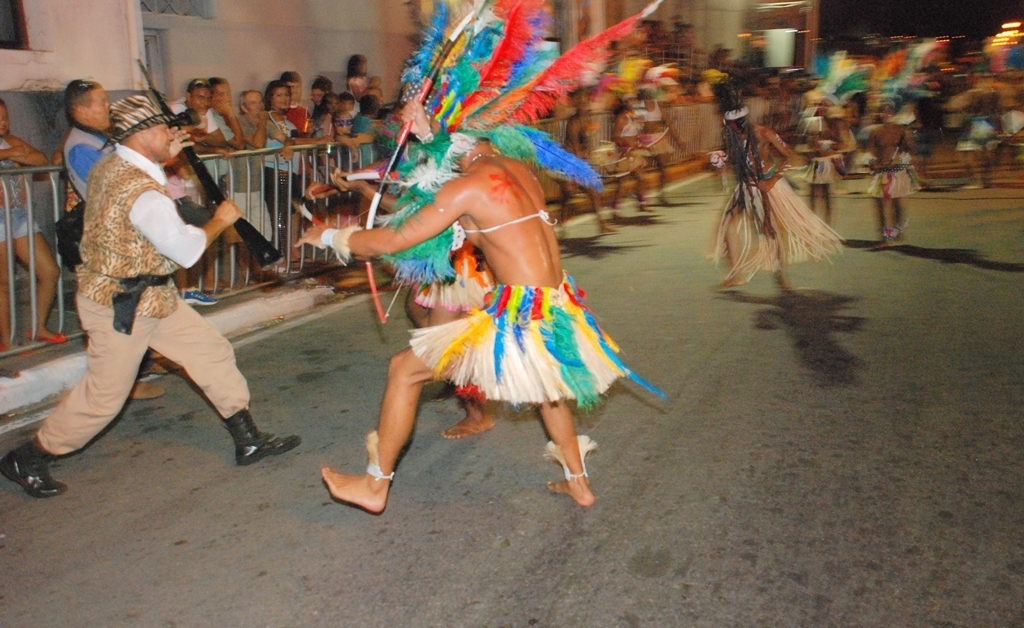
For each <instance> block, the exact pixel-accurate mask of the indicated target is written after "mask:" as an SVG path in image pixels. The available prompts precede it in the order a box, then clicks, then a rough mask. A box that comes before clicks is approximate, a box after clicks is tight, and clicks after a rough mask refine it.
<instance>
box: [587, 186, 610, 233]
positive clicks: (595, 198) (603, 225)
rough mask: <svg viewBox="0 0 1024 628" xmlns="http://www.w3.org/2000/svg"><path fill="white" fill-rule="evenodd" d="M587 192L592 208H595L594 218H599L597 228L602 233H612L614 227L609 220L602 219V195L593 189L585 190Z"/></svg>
mask: <svg viewBox="0 0 1024 628" xmlns="http://www.w3.org/2000/svg"><path fill="white" fill-rule="evenodd" d="M585 189H586V192H587V198H589V199H590V206H591V207H593V208H594V216H597V226H598V228H600V230H601V233H612V232H614V231H615V228H614V227H612V226H611V225H610V224H609V223H608V221H607V220H605V219H604V218H602V217H601V194H600V192H598V191H597V190H593V189H591V188H585Z"/></svg>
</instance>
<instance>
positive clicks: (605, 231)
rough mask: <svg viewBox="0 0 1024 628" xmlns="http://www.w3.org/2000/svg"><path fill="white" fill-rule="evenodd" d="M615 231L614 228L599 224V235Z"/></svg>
mask: <svg viewBox="0 0 1024 628" xmlns="http://www.w3.org/2000/svg"><path fill="white" fill-rule="evenodd" d="M615 231H616V229H615V227H613V226H611V225H609V224H606V223H602V224H601V233H615Z"/></svg>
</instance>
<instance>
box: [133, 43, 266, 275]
mask: <svg viewBox="0 0 1024 628" xmlns="http://www.w3.org/2000/svg"><path fill="white" fill-rule="evenodd" d="M138 63H139V69H141V70H142V75H143V76H144V77H146V83H147V84H148V85H149V92H150V94H152V95H153V100H154V101H155V102H156V104H157V106H158V107H159V108H160V111H161V112H162V113H164V114H167V115H169V116H171V115H174V114H173V113H172V112H171V108H170V107H168V106H167V101H165V100H164V97H163V96H162V95H161V94H160V92H159V91H157V89H156V87H155V86H154V85H153V77H151V76H150V75H149V70H147V69H146V66H145V65H144V64H143V63H142V60H141V59H139V60H138ZM182 152H183V153H184V154H185V157H186V158H187V159H188V163H189V165H191V166H192V170H194V171H195V173H196V178H198V179H199V183H201V184H202V186H203V190H204V191H205V192H206V198H207V200H208V201H209V202H210V203H212V204H213V205H214V206H217V205H220V204H221V203H223V202H224V201H225V200H227V199H226V198H225V197H224V192H222V191H221V189H220V186H218V185H217V182H216V181H214V180H213V177H212V176H211V175H210V171H209V170H207V169H206V164H204V163H203V161H202V160H201V159H199V155H197V154H196V151H195V149H194V148H192V147H191V146H186V147H185V148H183V149H182ZM234 227H235V231H237V232H238V235H239V236H240V237H241V238H242V240H243V241H244V242H245V246H246V247H248V249H249V253H250V254H252V256H253V257H254V258H255V259H256V262H257V263H258V264H259V265H260V266H261V267H263V268H266V267H267V266H270V265H272V264H274V263H275V262H277V260H279V259H281V252H280V251H278V250H277V249H275V248H274V245H273V244H271V243H270V242H269V241H268V240H267V239H266V238H264V237H263V234H262V233H260V232H259V230H258V229H257V228H256V227H254V226H252V223H250V222H249V221H248V220H246V219H244V218H239V219H238V220H236V221H235V224H234Z"/></svg>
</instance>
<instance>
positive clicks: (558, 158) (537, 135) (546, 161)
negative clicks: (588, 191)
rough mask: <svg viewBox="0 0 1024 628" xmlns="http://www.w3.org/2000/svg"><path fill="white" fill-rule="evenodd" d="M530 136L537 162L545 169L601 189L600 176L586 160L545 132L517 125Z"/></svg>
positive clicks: (581, 183) (575, 181)
mask: <svg viewBox="0 0 1024 628" xmlns="http://www.w3.org/2000/svg"><path fill="white" fill-rule="evenodd" d="M517 128H518V129H519V130H521V131H522V132H523V133H524V134H525V135H527V136H528V137H529V138H530V142H532V143H533V145H534V147H536V150H537V163H538V164H540V166H541V167H542V168H544V169H545V170H550V171H552V172H557V173H558V174H560V175H562V176H564V177H565V178H567V179H569V180H570V181H572V182H574V183H578V184H580V185H584V186H586V187H588V188H593V189H595V190H598V191H601V190H603V189H604V186H603V185H602V184H601V177H600V175H598V174H597V171H595V170H594V167H593V166H591V165H590V164H589V163H587V162H586V161H584V160H582V159H580V158H579V157H577V156H576V155H573V154H572V153H570V152H569V151H567V150H565V149H564V148H562V146H561V145H560V144H558V143H557V142H555V141H554V140H553V139H551V136H549V135H548V134H547V133H545V132H543V131H540V130H537V129H533V128H530V127H527V126H519V127H517Z"/></svg>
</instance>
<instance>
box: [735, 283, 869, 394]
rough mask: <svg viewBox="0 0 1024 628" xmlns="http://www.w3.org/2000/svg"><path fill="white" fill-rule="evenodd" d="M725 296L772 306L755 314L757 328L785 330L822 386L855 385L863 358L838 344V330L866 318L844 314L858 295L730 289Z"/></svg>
mask: <svg viewBox="0 0 1024 628" xmlns="http://www.w3.org/2000/svg"><path fill="white" fill-rule="evenodd" d="M722 296H723V297H725V298H727V299H730V300H732V301H736V302H737V303H753V304H757V305H767V306H769V307H767V308H765V309H762V310H758V311H757V312H755V313H754V327H755V328H756V329H761V330H765V331H773V330H776V329H779V328H783V329H785V331H786V333H787V334H788V335H789V337H790V339H791V340H792V342H793V346H794V348H795V349H796V351H797V356H798V357H799V359H800V362H801V363H802V364H803V365H804V366H806V367H807V368H808V369H810V371H811V373H812V374H813V376H814V379H815V381H816V382H817V383H818V385H820V386H825V387H828V386H837V385H844V384H852V383H854V382H855V381H856V372H857V369H858V368H859V367H860V366H861V361H860V360H859V359H858V358H857V356H855V355H853V354H852V353H850V352H849V351H847V350H846V349H844V348H843V347H842V345H840V344H839V341H838V340H837V338H836V333H837V332H853V331H859V330H860V329H861V327H862V326H863V324H864V321H865V320H866V319H865V318H863V317H860V316H842V315H840V314H839V312H840V311H842V310H844V309H846V308H848V307H849V306H850V304H851V303H853V302H854V301H856V300H857V297H848V296H844V295H840V294H831V293H828V292H820V291H817V290H790V291H787V292H784V293H782V294H780V295H778V296H773V297H765V296H754V295H750V294H745V293H742V292H738V291H736V290H729V291H727V292H725V293H723V295H722Z"/></svg>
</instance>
